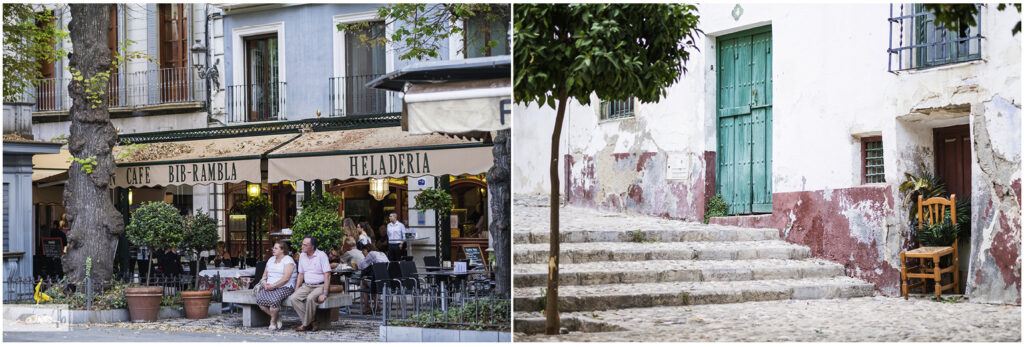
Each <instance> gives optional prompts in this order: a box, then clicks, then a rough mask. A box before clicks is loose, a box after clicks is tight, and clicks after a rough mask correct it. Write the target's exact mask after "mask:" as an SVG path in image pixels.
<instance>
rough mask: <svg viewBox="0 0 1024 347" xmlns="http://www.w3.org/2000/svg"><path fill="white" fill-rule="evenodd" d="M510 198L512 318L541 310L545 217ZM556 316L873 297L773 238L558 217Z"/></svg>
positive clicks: (590, 216) (539, 208)
mask: <svg viewBox="0 0 1024 347" xmlns="http://www.w3.org/2000/svg"><path fill="white" fill-rule="evenodd" d="M545 205H546V204H545V203H544V201H542V200H541V199H537V198H534V199H528V198H527V199H523V201H520V197H517V198H516V213H515V214H514V216H513V218H514V222H513V223H514V224H513V225H514V226H515V227H514V228H513V229H514V234H513V241H514V242H515V243H514V245H515V246H514V251H513V261H514V264H515V267H514V269H513V271H514V288H515V289H514V295H515V302H514V309H515V310H516V311H519V312H537V311H540V310H543V309H544V303H545V300H546V295H545V291H546V289H547V261H548V247H549V246H548V236H549V232H548V213H549V212H548V208H547V206H545ZM561 241H562V243H561V252H560V253H561V258H560V259H559V262H560V268H559V281H560V286H559V308H560V310H561V311H562V312H575V311H597V310H618V309H627V308H640V307H655V306H683V305H702V304H725V303H737V302H747V301H765V300H788V299H797V300H808V299H829V298H849V297H860V296H872V295H874V285H873V284H870V283H868V282H865V281H863V280H860V279H855V278H851V277H847V276H846V275H845V271H844V269H843V267H842V266H841V265H839V264H835V263H831V262H828V261H824V260H820V259H814V258H810V255H811V254H810V253H811V252H810V249H809V248H807V247H806V246H800V245H794V244H790V243H787V242H785V241H782V240H780V239H779V234H778V231H776V230H773V229H752V228H740V227H731V226H720V225H704V224H698V223H687V222H681V221H674V220H667V219H660V218H653V217H647V216H637V215H624V214H614V213H606V212H600V211H595V210H590V209H584V208H577V207H563V208H562V210H561Z"/></svg>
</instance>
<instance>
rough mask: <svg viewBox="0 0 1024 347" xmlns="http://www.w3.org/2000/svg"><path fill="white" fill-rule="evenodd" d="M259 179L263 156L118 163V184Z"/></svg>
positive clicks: (157, 184) (116, 182)
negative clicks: (154, 162) (150, 162)
mask: <svg viewBox="0 0 1024 347" xmlns="http://www.w3.org/2000/svg"><path fill="white" fill-rule="evenodd" d="M241 181H249V182H259V181H260V160H259V159H247V160H229V161H204V162H193V163H159V164H153V165H146V164H144V163H141V164H131V166H127V165H126V166H118V168H117V174H116V175H115V176H114V186H116V187H154V186H167V185H172V184H173V185H197V184H210V183H232V182H241Z"/></svg>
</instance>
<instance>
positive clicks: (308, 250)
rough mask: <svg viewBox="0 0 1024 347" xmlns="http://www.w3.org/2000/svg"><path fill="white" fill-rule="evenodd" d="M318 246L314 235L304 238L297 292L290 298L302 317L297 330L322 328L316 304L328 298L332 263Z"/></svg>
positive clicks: (300, 255)
mask: <svg viewBox="0 0 1024 347" xmlns="http://www.w3.org/2000/svg"><path fill="white" fill-rule="evenodd" d="M316 247H317V243H316V240H315V239H314V238H313V237H312V236H306V238H304V239H302V252H301V253H299V267H298V271H299V276H298V278H297V279H296V281H295V284H296V287H295V293H293V294H292V296H291V297H289V298H288V300H291V303H292V308H294V309H295V313H297V314H298V315H299V318H301V319H302V325H299V327H297V328H295V331H318V330H320V326H319V324H318V323H317V321H316V306H317V305H318V304H319V303H322V302H324V301H325V300H327V294H328V293H329V292H328V290H327V289H328V288H330V284H331V264H330V262H328V259H327V254H326V253H324V252H323V251H321V250H318V249H316Z"/></svg>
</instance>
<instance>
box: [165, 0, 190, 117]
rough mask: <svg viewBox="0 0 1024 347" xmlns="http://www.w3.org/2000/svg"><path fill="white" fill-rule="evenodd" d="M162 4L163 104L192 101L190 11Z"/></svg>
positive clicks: (177, 6) (176, 5) (177, 5)
mask: <svg viewBox="0 0 1024 347" xmlns="http://www.w3.org/2000/svg"><path fill="white" fill-rule="evenodd" d="M187 8H188V7H186V6H185V4H160V71H159V74H160V101H161V102H182V101H188V94H189V93H188V91H189V83H188V82H189V80H188V76H189V75H188V55H189V46H188V37H189V35H188V11H187Z"/></svg>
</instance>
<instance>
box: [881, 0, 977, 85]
mask: <svg viewBox="0 0 1024 347" xmlns="http://www.w3.org/2000/svg"><path fill="white" fill-rule="evenodd" d="M975 6H979V9H978V15H977V16H976V17H975V18H974V19H975V21H976V25H974V26H968V25H967V24H966V23H958V30H957V31H953V30H949V29H948V28H945V27H944V26H942V25H941V24H939V23H937V22H935V14H933V13H931V12H929V11H928V10H926V9H925V8H924V6H923V5H922V4H898V5H896V4H890V5H889V49H888V50H887V52H888V53H889V72H892V73H898V72H900V71H905V70H918V69H927V68H932V67H936V66H942V65H949V64H956V63H962V62H967V61H972V60H980V59H981V43H982V42H981V41H982V39H983V38H985V37H984V36H982V35H981V30H980V29H981V16H980V13H981V7H980V6H981V5H975Z"/></svg>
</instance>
